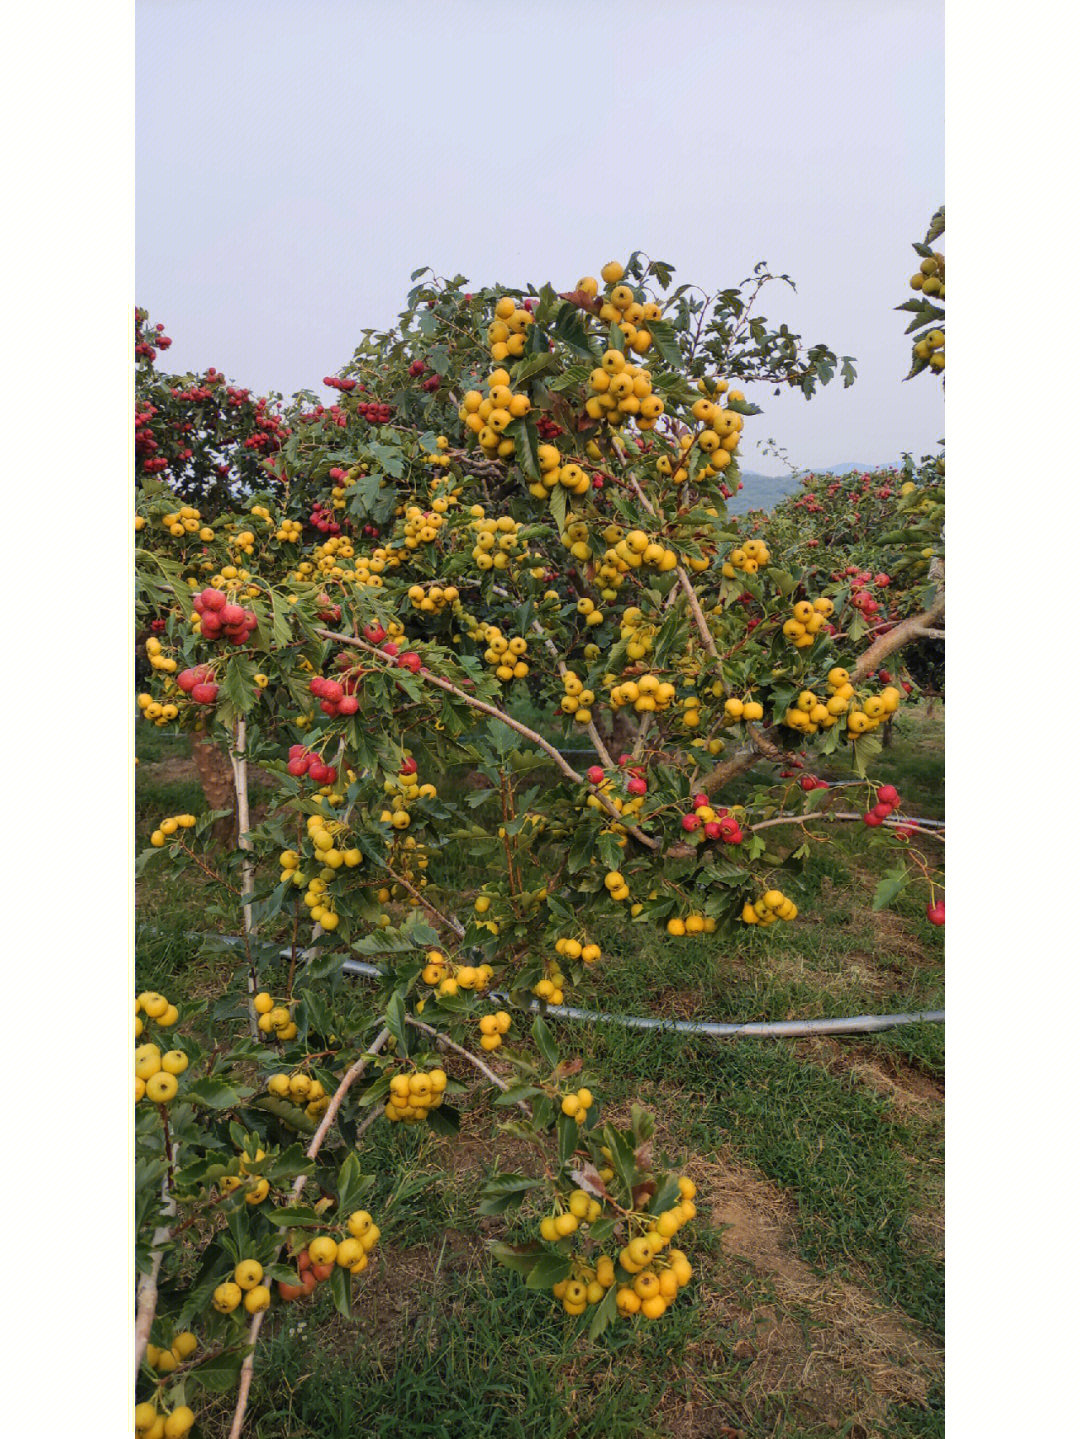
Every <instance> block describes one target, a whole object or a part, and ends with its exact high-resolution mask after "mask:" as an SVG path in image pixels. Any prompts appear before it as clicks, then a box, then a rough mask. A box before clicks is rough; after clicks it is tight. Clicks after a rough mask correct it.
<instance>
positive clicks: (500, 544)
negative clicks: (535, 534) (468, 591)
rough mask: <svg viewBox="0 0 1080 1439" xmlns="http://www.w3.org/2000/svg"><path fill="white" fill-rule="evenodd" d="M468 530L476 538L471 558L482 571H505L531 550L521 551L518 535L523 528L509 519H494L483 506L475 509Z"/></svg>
mask: <svg viewBox="0 0 1080 1439" xmlns="http://www.w3.org/2000/svg"><path fill="white" fill-rule="evenodd" d="M469 514H470V516H471V518H470V521H469V529H470V530H472V531H473V533H474V534H475V535H476V543H475V544H474V545H473V551H472V557H473V559H474V560H475V562H476V565H477V568H478V569H481V570H492V569H494V570H505V569H507V568H508V567H509V565H510V561H511V560H512V559H518V558H522V559H523V558H527V556H528V549H527V547H526V548H522V549H520V550H519V548H518V547H519V544H520V541H519V539H518V531H519V530H520V529H521V526H520V525H519V524H518V522H517V521H516V520H514V519H511V517H510V516H509V515H499V517H498V518H497V519H491V518H490V517H488V516H486V515H485V514H484V510H483V507H482V506H481V505H473V506H472V507H471V509H470V510H469Z"/></svg>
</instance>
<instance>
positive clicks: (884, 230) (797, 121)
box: [135, 0, 944, 473]
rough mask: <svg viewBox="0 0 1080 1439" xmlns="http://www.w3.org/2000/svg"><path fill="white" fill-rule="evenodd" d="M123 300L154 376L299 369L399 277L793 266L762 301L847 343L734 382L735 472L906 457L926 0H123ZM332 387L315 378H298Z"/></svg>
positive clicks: (921, 191) (500, 277)
mask: <svg viewBox="0 0 1080 1439" xmlns="http://www.w3.org/2000/svg"><path fill="white" fill-rule="evenodd" d="M136 26H137V111H136V119H137V130H136V145H137V167H136V178H137V191H136V216H137V221H136V228H137V233H136V296H135V298H136V300H137V302H138V303H139V304H141V305H144V306H147V307H148V308H149V310H150V312H151V317H152V319H153V320H155V321H157V320H162V321H164V322H165V325H166V328H167V330H168V332H169V334H171V335H172V337H173V341H174V343H173V347H172V349H171V350H170V351H169V352H168V354H167V356H166V357H165V358H166V362H167V364H168V365H169V367H170V368H172V369H175V370H178V371H184V370H188V369H193V370H200V369H205V368H207V367H208V366H210V365H216V366H217V368H218V369H219V370H222V371H224V373H225V374H226V375H227V376H228V377H229V378H230V379H232V380H235V381H237V382H238V383H241V384H244V385H248V386H250V387H251V388H252V389H254V390H256V391H266V390H279V391H281V392H282V393H284V394H285V395H290V394H292V393H293V392H295V391H296V390H298V389H301V388H305V387H307V388H312V389H320V382H321V379H322V377H323V376H324V375H328V374H332V373H334V372H336V371H337V370H338V369H339V368H340V367H341V366H342V365H343V364H344V363H345V362H346V361H347V360H348V359H349V358H350V356H351V355H352V352H353V349H354V346H355V344H356V341H357V340H358V338H359V334H360V331H361V329H362V328H365V327H375V328H384V327H387V326H388V325H389V324H390V323H391V322H392V320H393V318H394V316H395V315H396V314H397V312H398V310H399V309H400V308H401V306H402V302H403V300H404V296H405V292H406V290H407V289H408V287H409V274H410V271H411V270H413V269H415V268H417V267H418V266H420V265H423V264H431V265H433V266H434V267H435V268H436V269H437V270H439V271H440V272H441V273H442V274H445V275H451V274H454V273H461V274H464V275H466V276H467V277H468V278H469V280H470V281H472V282H473V283H474V284H475V285H477V287H479V286H480V285H482V284H485V283H488V284H490V283H493V282H501V283H505V284H509V285H524V284H526V283H528V282H530V281H531V282H533V283H535V284H537V285H540V284H542V283H543V282H544V281H546V280H550V281H551V282H552V283H553V284H555V285H556V287H557V288H566V287H569V286H570V285H572V284H573V283H574V281H575V280H576V279H577V278H578V276H579V275H581V274H585V273H591V274H595V273H597V271H598V270H599V267H600V266H601V265H602V264H603V263H604V262H605V261H606V260H608V259H611V258H613V257H619V258H623V259H625V257H626V256H627V255H628V254H629V253H630V251H631V250H633V249H635V248H640V249H643V250H645V251H646V252H647V253H648V254H650V255H652V256H653V257H655V258H659V259H663V260H667V261H669V262H670V263H671V264H673V265H674V266H675V269H676V283H679V282H680V281H692V282H694V283H697V284H700V285H703V286H705V287H706V288H709V289H718V288H721V287H726V286H728V285H732V284H736V283H738V282H739V281H740V280H742V279H744V278H745V277H746V276H747V275H749V273H750V271H751V269H752V267H753V265H754V264H755V262H756V261H758V260H761V259H764V260H767V261H768V262H769V265H770V267H771V268H772V269H773V270H774V271H776V272H777V273H779V272H786V273H787V274H789V275H790V276H791V277H792V278H793V279H794V280H795V282H796V284H797V285H798V292H797V293H796V294H792V293H791V291H790V290H788V289H787V287H785V286H781V285H776V286H774V287H773V288H772V290H771V292H766V295H767V301H766V302H763V303H762V311H763V313H764V314H765V315H766V316H768V318H769V319H770V320H775V321H777V322H779V321H781V320H786V321H787V322H788V324H789V325H790V326H791V327H792V328H793V329H794V330H796V331H799V332H801V333H802V335H803V336H804V338H805V339H806V340H807V341H809V342H817V341H824V342H825V343H827V344H828V345H830V346H831V347H832V348H833V349H834V350H835V351H836V352H837V354H849V355H854V356H855V357H856V360H857V362H858V370H859V379H858V381H857V383H856V384H855V385H854V387H853V388H851V389H850V390H846V391H845V390H843V389H842V388H841V386H840V383H839V381H836V382H834V384H833V385H830V386H829V387H828V388H827V389H826V390H825V391H823V392H822V393H821V394H820V395H819V396H818V397H816V398H815V399H814V400H813V401H811V402H810V403H807V402H806V401H805V400H803V399H802V398H801V397H800V396H798V395H792V394H787V395H784V396H783V397H781V398H773V397H772V393H771V391H768V390H766V391H764V393H761V394H750V396H749V397H750V398H755V399H757V400H758V402H759V403H761V404H762V405H764V406H765V409H766V413H765V414H764V415H762V416H761V417H759V418H756V419H754V420H752V421H749V422H748V424H747V427H746V431H747V439H746V440H745V441H744V446H743V451H744V460H743V466H744V468H745V469H750V470H758V471H762V472H764V473H780V472H781V471H782V469H783V467H782V466H781V465H779V464H778V463H777V462H776V460H775V459H772V458H767V457H765V456H763V455H762V454H761V452H760V451H759V450H758V449H757V448H756V446H755V441H758V440H760V441H764V440H766V439H767V438H769V437H771V438H773V439H775V440H776V442H777V443H778V444H780V445H781V446H783V447H784V448H786V450H787V451H788V453H789V454H790V456H791V458H792V460H793V461H794V462H795V463H797V464H798V465H800V466H809V467H813V466H825V465H831V464H836V463H840V462H844V461H856V462H859V463H873V462H879V461H880V462H889V461H892V460H895V459H896V458H897V457H898V456H899V454H900V452H901V451H902V450H905V449H907V450H912V451H913V452H914V453H915V454H916V456H918V455H921V454H923V453H925V452H927V451H929V450H931V449H932V448H933V447H934V445H935V443H936V441H937V440H938V438H939V437H940V436H941V435H942V434H943V432H944V430H943V426H944V404H943V400H942V392H941V386H940V384H939V383H937V382H936V381H934V380H931V379H930V377H929V376H923V377H920V379H919V380H917V381H913V382H911V383H909V384H906V385H905V384H902V383H901V381H902V379H903V376H904V375H905V374H906V373H907V366H908V362H909V354H910V349H909V342H908V341H907V340H906V338H905V337H904V334H903V331H904V326H905V317H904V316H902V315H900V314H896V313H894V311H893V307H894V306H895V305H897V304H898V303H900V302H901V301H902V300H905V299H907V298H908V296H909V295H910V293H911V292H910V291H909V290H908V288H907V280H908V276H909V275H910V274H911V272H912V270H913V269H914V268H915V266H916V263H917V261H916V257H915V255H914V253H913V252H912V250H911V248H910V242H911V241H912V240H915V239H920V238H921V237H922V234H923V232H924V231H925V228H926V224H927V222H928V220H929V218H930V215H931V214H932V213H933V211H934V210H935V209H936V207H937V206H938V204H939V203H941V201H942V200H943V198H944V163H943V138H944V137H943V106H944V95H943V88H944V76H943V72H944V63H943V60H944V57H943V14H942V6H941V3H940V0H931V3H927V0H813V3H807V0H788V3H762V0H755V3H752V4H751V3H749V0H746V3H742V4H737V5H736V4H730V3H727V4H725V3H720V0H714V3H705V0H699V3H672V0H666V3H663V4H657V3H655V0H653V3H650V4H648V5H645V4H639V3H637V0H622V3H620V4H617V5H614V4H609V3H606V0H592V3H582V0H574V3H564V0H546V3H539V0H532V3H527V0H503V3H502V4H501V5H492V4H490V3H488V4H483V5H481V4H475V3H461V0H457V3H455V0H441V3H435V0H413V3H410V0H395V3H378V4H376V3H363V0H357V3H352V4H349V3H332V0H323V3H320V0H306V3H300V0H292V3H275V0H257V3H249V0H218V3H216V4H214V5H210V4H206V3H205V0H139V3H138V6H137V12H136ZM322 393H323V394H324V395H327V396H329V394H330V392H329V391H322Z"/></svg>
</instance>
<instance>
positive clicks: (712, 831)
mask: <svg viewBox="0 0 1080 1439" xmlns="http://www.w3.org/2000/svg"><path fill="white" fill-rule="evenodd" d="M722 834H723V830H722V829H721V828H720V823H719V821H718V820H715V819H709V820H706V821H705V838H706V839H720V837H721V836H722Z"/></svg>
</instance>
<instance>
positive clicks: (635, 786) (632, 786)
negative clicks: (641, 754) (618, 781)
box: [626, 775, 648, 795]
mask: <svg viewBox="0 0 1080 1439" xmlns="http://www.w3.org/2000/svg"><path fill="white" fill-rule="evenodd" d="M626 788H627V790H628V791H629V793H630V794H634V795H638V794H644V793H645V792H646V790H647V789H648V785H647V784H646V783H645V781H644V780H643V779H641V778H640V776H638V775H635V776H634V778H633V779H632V780H630V781H629V782H628V783H627V786H626Z"/></svg>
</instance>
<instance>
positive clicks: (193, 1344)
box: [171, 1329, 199, 1363]
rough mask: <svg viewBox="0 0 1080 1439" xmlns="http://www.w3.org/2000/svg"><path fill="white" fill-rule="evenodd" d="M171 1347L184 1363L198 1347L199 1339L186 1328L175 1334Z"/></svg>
mask: <svg viewBox="0 0 1080 1439" xmlns="http://www.w3.org/2000/svg"><path fill="white" fill-rule="evenodd" d="M171 1347H172V1352H173V1353H174V1354H175V1355H176V1357H177V1359H179V1360H180V1362H181V1363H183V1361H184V1360H185V1359H190V1358H191V1356H192V1355H193V1354H194V1353H195V1351H196V1349H198V1347H199V1341H198V1340H197V1339H196V1338H195V1336H194V1334H192V1333H191V1331H190V1330H189V1329H185V1330H184V1331H183V1332H182V1333H180V1334H177V1335H175V1336H174V1338H173V1342H172V1346H171Z"/></svg>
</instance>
